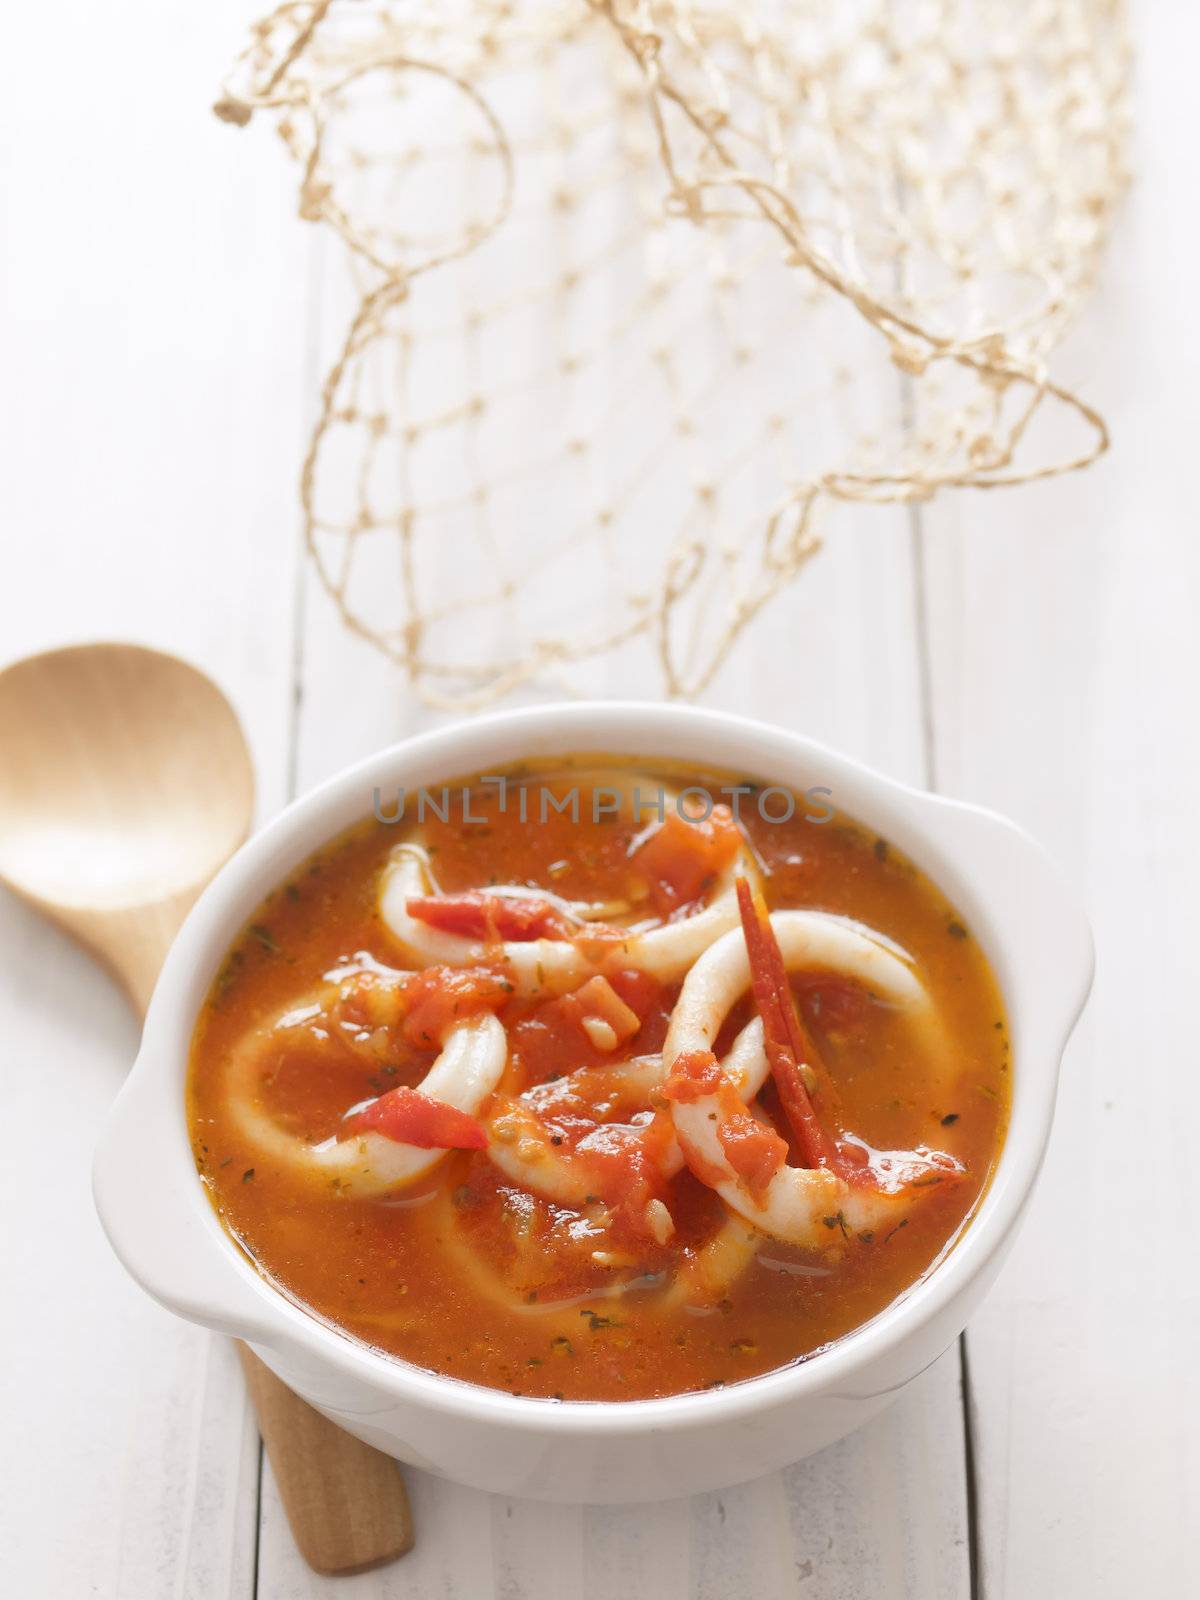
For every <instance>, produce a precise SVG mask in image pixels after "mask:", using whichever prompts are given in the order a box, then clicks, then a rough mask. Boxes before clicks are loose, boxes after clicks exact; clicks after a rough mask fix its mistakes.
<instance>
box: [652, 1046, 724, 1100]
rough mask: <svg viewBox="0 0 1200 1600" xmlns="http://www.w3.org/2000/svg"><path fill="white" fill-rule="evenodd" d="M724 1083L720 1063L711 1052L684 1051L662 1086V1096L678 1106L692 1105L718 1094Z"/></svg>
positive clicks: (676, 1059) (677, 1057)
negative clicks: (707, 1096) (675, 1101)
mask: <svg viewBox="0 0 1200 1600" xmlns="http://www.w3.org/2000/svg"><path fill="white" fill-rule="evenodd" d="M724 1081H725V1075H724V1073H723V1072H722V1071H721V1067H720V1063H719V1062H718V1061H717V1058H716V1056H715V1055H713V1053H712V1051H711V1050H685V1051H684V1052H683V1054H682V1055H679V1056H676V1058H675V1065H674V1066H673V1067H672V1068H671V1076H670V1077H669V1078H668V1079H667V1081H666V1083H665V1084H663V1094H664V1095H666V1097H667V1099H668V1100H677V1101H678V1102H679V1104H680V1105H685V1106H686V1105H694V1104H695V1102H696V1101H697V1100H703V1099H704V1097H705V1096H706V1095H710V1094H716V1093H718V1091H719V1090H720V1088H721V1085H722V1083H724Z"/></svg>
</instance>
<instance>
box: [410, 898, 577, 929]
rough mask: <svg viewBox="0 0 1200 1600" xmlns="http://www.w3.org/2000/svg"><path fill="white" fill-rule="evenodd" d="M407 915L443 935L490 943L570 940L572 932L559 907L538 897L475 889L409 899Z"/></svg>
mask: <svg viewBox="0 0 1200 1600" xmlns="http://www.w3.org/2000/svg"><path fill="white" fill-rule="evenodd" d="M408 914H409V916H410V917H416V919H417V920H418V922H425V923H428V925H429V926H430V927H431V928H440V929H441V931H442V932H443V933H457V934H460V935H462V937H463V938H466V939H488V940H491V941H493V942H497V941H499V940H502V939H512V940H514V941H525V940H529V939H569V938H570V936H571V934H572V933H573V932H574V931H575V930H574V928H573V927H572V926H571V924H570V922H569V921H568V920H567V918H566V917H565V916H564V915H563V913H562V912H561V911H560V910H559V908H558V907H557V906H556V905H554V904H553V903H552V902H551V901H549V900H545V899H543V898H542V897H541V896H540V895H516V894H485V893H483V892H482V891H480V890H477V889H470V890H468V891H467V892H466V893H465V894H438V895H427V896H423V897H421V898H418V899H415V900H410V901H409V902H408Z"/></svg>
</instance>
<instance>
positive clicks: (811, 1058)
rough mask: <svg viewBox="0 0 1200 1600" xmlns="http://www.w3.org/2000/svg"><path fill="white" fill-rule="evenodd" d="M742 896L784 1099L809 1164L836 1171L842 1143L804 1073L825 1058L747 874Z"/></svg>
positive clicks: (753, 976)
mask: <svg viewBox="0 0 1200 1600" xmlns="http://www.w3.org/2000/svg"><path fill="white" fill-rule="evenodd" d="M737 897H738V910H739V911H740V912H741V916H742V932H743V934H744V935H745V938H746V953H747V955H748V956H749V957H750V980H751V983H752V985H753V988H754V1000H755V1004H756V1005H757V1006H758V1011H759V1015H760V1016H761V1017H762V1025H763V1040H764V1043H765V1044H766V1047H767V1060H768V1061H769V1062H770V1063H771V1074H772V1076H773V1077H774V1079H775V1084H776V1087H777V1088H778V1090H779V1098H780V1100H781V1101H782V1103H783V1109H784V1111H785V1112H786V1113H787V1119H788V1121H789V1122H790V1123H791V1125H792V1132H793V1133H794V1134H795V1136H796V1143H797V1145H798V1146H799V1149H800V1154H801V1157H802V1158H803V1160H804V1162H805V1164H806V1165H807V1166H810V1167H828V1168H829V1169H830V1170H831V1171H834V1172H837V1171H839V1170H840V1168H841V1165H842V1163H841V1160H840V1154H839V1151H838V1147H837V1145H836V1143H835V1142H834V1140H833V1139H831V1138H830V1136H829V1134H827V1133H826V1132H825V1129H824V1128H823V1127H822V1126H821V1124H820V1121H819V1120H818V1118H817V1113H816V1112H815V1111H814V1109H813V1103H812V1099H811V1097H810V1096H809V1092H808V1090H807V1088H806V1087H805V1084H804V1078H803V1077H802V1076H801V1072H800V1068H801V1066H804V1065H807V1066H809V1067H810V1068H813V1067H815V1066H817V1065H818V1064H819V1063H820V1059H821V1058H820V1056H819V1055H818V1054H817V1050H816V1046H815V1045H814V1044H813V1042H812V1040H811V1039H810V1038H809V1037H808V1033H807V1030H806V1029H805V1027H804V1024H803V1022H802V1021H801V1020H800V1014H799V1012H798V1011H797V1010H796V1001H795V997H794V996H793V994H792V986H791V984H790V983H789V981H788V975H787V968H786V967H785V966H784V964H783V952H782V951H781V950H780V948H779V941H778V939H776V937H775V930H774V928H773V927H772V926H771V919H770V917H769V916H768V915H767V913H766V909H765V908H764V907H761V906H759V905H757V904H756V903H755V898H754V895H753V892H752V891H751V888H750V885H749V883H748V882H747V881H746V879H745V878H739V879H738V881H737Z"/></svg>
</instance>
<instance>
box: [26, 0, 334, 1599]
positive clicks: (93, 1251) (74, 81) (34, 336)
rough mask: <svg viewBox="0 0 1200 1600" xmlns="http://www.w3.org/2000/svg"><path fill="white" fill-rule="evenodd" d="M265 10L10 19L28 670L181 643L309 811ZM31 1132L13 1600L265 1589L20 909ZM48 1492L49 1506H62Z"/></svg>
mask: <svg viewBox="0 0 1200 1600" xmlns="http://www.w3.org/2000/svg"><path fill="white" fill-rule="evenodd" d="M245 19H246V12H245V7H244V5H243V4H241V3H235V0H223V3H221V4H219V5H212V6H206V7H200V8H192V9H190V10H187V11H183V12H172V13H168V12H166V11H164V10H163V9H162V8H161V7H159V6H156V5H154V4H150V3H138V4H134V5H130V6H126V7H124V8H123V9H122V10H121V11H120V13H115V12H109V11H105V10H97V9H96V8H94V7H90V6H87V5H85V4H83V3H77V0H68V3H66V4H64V5H60V6H55V7H53V8H46V7H36V6H35V7H29V8H26V9H25V10H24V11H23V12H22V14H21V16H20V17H19V18H17V17H14V18H13V19H11V23H10V26H9V29H8V37H7V47H6V49H5V50H4V51H3V52H0V94H2V96H3V100H4V104H5V108H6V112H5V117H4V119H3V126H2V127H0V170H2V171H3V173H4V181H3V183H2V184H0V235H2V236H3V237H4V241H5V247H4V251H3V252H2V253H0V307H2V310H0V320H2V324H3V336H2V343H3V347H4V367H5V372H4V384H3V386H0V436H2V437H3V439H4V448H3V450H2V451H0V506H2V507H3V518H4V553H5V566H4V582H3V584H2V585H0V641H2V642H0V657H2V659H3V660H4V661H7V660H8V659H11V658H12V657H15V656H17V655H20V654H23V653H25V652H28V651H34V650H39V649H43V648H47V647H49V646H51V645H54V644H58V643H61V642H64V641H68V640H72V639H79V638H89V637H96V636H104V635H107V636H116V637H129V638H134V639H138V640H141V641H144V642H146V643H150V644H155V645H158V646H160V647H163V648H167V649H173V650H178V651H180V652H182V653H184V654H186V655H188V656H189V657H190V658H192V659H193V660H195V661H196V662H197V663H198V664H199V665H201V666H202V667H204V668H205V669H207V670H208V671H210V672H212V673H213V674H214V675H215V676H216V677H217V678H218V679H219V680H220V681H221V682H222V683H223V685H224V686H225V687H226V689H227V690H229V691H230V692H232V694H233V696H234V698H235V701H236V703H237V705H238V708H239V711H240V712H241V713H242V716H243V718H244V721H245V724H246V728H247V732H248V735H249V738H250V741H251V744H252V747H253V750H254V754H255V760H256V765H257V768H258V772H259V775H260V783H261V794H260V800H261V808H262V810H263V811H264V812H269V811H271V810H274V809H275V808H276V807H277V806H278V804H279V801H280V799H281V797H282V794H283V789H284V765H285V763H284V757H285V753H286V735H287V709H288V696H289V692H290V682H289V679H288V670H287V669H288V657H289V653H290V637H291V626H292V617H291V610H292V588H293V584H292V572H293V570H294V569H293V565H292V563H293V560H294V548H295V526H296V524H295V514H294V508H293V503H292V498H291V494H290V485H291V481H292V479H293V476H294V473H295V469H296V463H297V460H298V454H299V444H300V440H301V423H302V414H301V409H300V408H301V404H302V392H303V385H302V382H301V374H302V368H303V356H304V352H303V345H302V342H301V339H300V338H299V334H300V332H301V329H302V324H301V319H300V305H301V288H302V286H301V285H300V284H299V283H298V282H297V281H296V279H297V273H296V268H295V262H296V259H297V257H296V251H297V248H298V247H299V228H298V224H296V223H295V222H294V220H293V217H292V210H293V207H292V205H291V202H290V199H289V197H288V196H287V195H286V194H282V193H280V191H279V189H278V187H277V186H276V185H274V184H272V183H271V182H270V181H269V180H268V179H267V178H266V177H265V176H264V170H265V168H267V167H269V166H270V155H269V153H268V152H267V151H265V150H262V149H261V148H259V149H257V150H256V149H254V148H252V147H251V145H250V144H249V143H248V142H246V141H244V140H243V141H239V140H237V139H236V138H235V137H234V136H233V135H231V133H230V131H229V130H228V129H225V128H222V127H221V126H220V125H218V124H217V123H216V122H215V120H214V119H212V118H211V116H210V115H209V112H208V106H209V104H210V102H211V99H212V98H213V93H214V89H215V85H216V83H217V81H218V78H219V75H220V72H221V70H222V69H223V67H224V64H225V62H226V59H227V57H228V55H229V52H230V50H231V48H232V47H233V46H234V45H235V44H236V42H237V39H238V36H239V30H240V28H241V27H242V26H243V25H244V22H245ZM0 942H2V943H3V947H4V950H5V962H4V964H3V967H2V968H0V1016H2V1017H3V1024H4V1027H3V1037H4V1083H5V1115H6V1120H7V1122H8V1126H9V1127H10V1128H25V1129H27V1130H29V1129H36V1128H39V1127H45V1126H47V1125H48V1124H47V1117H49V1118H50V1123H49V1126H51V1127H52V1129H53V1133H52V1142H50V1143H47V1141H46V1140H44V1139H39V1138H10V1139H8V1140H6V1142H5V1149H4V1153H3V1156H2V1157H0V1208H2V1209H3V1211H4V1214H5V1215H6V1217H8V1218H9V1220H10V1222H14V1221H15V1220H16V1219H19V1224H18V1225H14V1226H10V1227H7V1228H6V1229H5V1230H4V1243H3V1247H2V1261H0V1270H2V1271H3V1275H4V1279H5V1281H6V1282H7V1283H9V1284H14V1283H19V1284H20V1285H21V1291H20V1292H21V1299H20V1305H21V1308H22V1312H21V1315H20V1316H19V1317H18V1316H8V1317H6V1318H5V1319H4V1320H3V1327H2V1329H0V1391H2V1405H3V1414H4V1418H5V1437H6V1440H7V1441H8V1442H9V1444H10V1447H11V1448H10V1449H9V1450H8V1451H6V1452H5V1460H4V1465H3V1467H2V1468H0V1503H2V1504H3V1507H4V1527H5V1534H4V1546H5V1559H4V1568H5V1581H6V1584H7V1585H8V1586H9V1587H10V1588H11V1591H12V1592H13V1593H19V1594H27V1595H42V1594H56V1595H68V1594H70V1595H74V1594H84V1593H87V1594H92V1595H96V1596H99V1597H105V1596H109V1597H113V1596H117V1595H120V1596H150V1595H175V1596H180V1597H183V1596H195V1597H197V1600H199V1597H201V1596H204V1597H208V1596H212V1595H217V1594H220V1595H229V1596H239V1595H245V1596H248V1595H249V1594H250V1593H251V1592H252V1588H253V1576H254V1574H253V1555H254V1547H255V1539H256V1526H255V1518H256V1506H257V1498H258V1443H257V1437H256V1435H255V1433H254V1428H253V1423H252V1420H251V1419H250V1418H249V1416H248V1414H247V1410H246V1406H245V1403H244V1399H243V1393H242V1385H241V1379H240V1375H239V1374H238V1372H237V1369H236V1363H235V1362H234V1361H233V1358H232V1352H231V1351H230V1350H228V1349H226V1348H225V1347H224V1346H223V1345H221V1344H219V1343H217V1342H215V1341H213V1340H212V1339H211V1338H209V1337H208V1335H206V1334H205V1333H204V1332H202V1331H201V1330H199V1329H196V1328H193V1327H190V1326H188V1325H186V1324H184V1323H182V1322H178V1321H176V1320H175V1319H174V1318H172V1317H170V1316H168V1315H167V1314H166V1313H165V1312H163V1311H161V1310H159V1309H158V1308H157V1307H156V1306H155V1305H153V1304H152V1303H151V1302H150V1301H149V1300H147V1299H146V1298H145V1297H144V1296H143V1295H142V1294H141V1292H140V1291H139V1290H138V1289H136V1288H135V1287H134V1286H133V1284H132V1283H131V1282H130V1281H129V1280H128V1279H127V1278H126V1277H125V1274H124V1273H123V1272H122V1270H121V1269H120V1267H119V1266H118V1265H117V1263H116V1261H115V1259H114V1258H113V1256H112V1254H111V1252H110V1251H109V1249H108V1246H107V1243H106V1241H105V1240H104V1238H103V1236H102V1235H101V1232H100V1229H99V1225H98V1224H97V1222H96V1219H95V1216H94V1212H93V1209H92V1204H91V1197H90V1192H89V1172H90V1166H91V1152H92V1146H93V1142H94V1139H95V1135H96V1131H97V1129H98V1127H99V1125H100V1122H101V1120H102V1118H103V1116H104V1113H105V1111H106V1109H107V1107H108V1104H109V1102H110V1100H111V1098H112V1096H113V1094H114V1093H115V1092H116V1089H117V1087H118V1085H119V1083H120V1080H121V1076H122V1074H123V1072H124V1070H125V1067H126V1065H127V1063H128V1062H129V1061H130V1060H131V1059H132V1057H133V1054H134V1051H135V1049H136V1041H137V1036H136V1029H135V1025H134V1023H133V1020H132V1019H131V1017H129V1016H128V1015H127V1013H126V1010H125V1002H124V1000H123V999H122V998H121V997H120V996H119V995H118V994H117V993H116V991H115V990H114V989H113V987H112V986H111V984H110V982H109V980H108V979H107V978H106V977H104V976H103V975H102V974H101V973H100V972H98V971H97V970H95V969H94V968H93V967H92V966H91V964H90V963H89V961H88V960H87V958H86V957H84V956H83V955H82V954H80V953H78V952H76V951H75V950H73V949H71V948H69V947H68V946H67V945H66V944H65V942H64V940H63V939H62V938H61V937H60V936H59V935H58V934H56V933H54V932H53V931H51V930H50V929H48V928H44V927H42V926H41V925H40V924H39V923H38V922H37V921H36V920H35V919H34V917H33V916H32V914H31V913H29V912H28V911H26V910H25V909H24V908H23V907H22V906H20V905H18V904H16V903H15V902H13V901H12V900H11V899H9V898H8V897H4V898H3V899H2V900H0ZM51 1483H52V1484H53V1492H50V1485H51Z"/></svg>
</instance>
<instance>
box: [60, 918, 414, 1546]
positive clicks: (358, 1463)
mask: <svg viewBox="0 0 1200 1600" xmlns="http://www.w3.org/2000/svg"><path fill="white" fill-rule="evenodd" d="M195 898H196V891H192V892H190V893H185V894H183V895H180V896H174V897H172V898H171V899H170V900H168V901H165V902H160V903H159V904H157V905H150V906H138V907H134V908H130V909H129V910H128V911H124V912H122V913H119V915H120V917H121V920H122V928H121V930H120V931H121V933H122V934H123V936H124V937H123V938H122V939H120V940H118V941H116V949H117V951H118V952H119V954H118V955H116V957H115V958H114V956H113V955H112V954H111V952H112V951H113V942H112V941H111V940H110V941H107V952H108V953H110V954H109V960H110V964H111V965H112V966H113V967H114V968H115V969H116V971H117V975H118V976H119V977H120V978H121V979H122V981H123V983H124V985H125V989H126V992H127V993H128V994H129V996H130V998H131V999H132V1000H133V1003H134V1005H135V1006H136V1007H137V1010H138V1012H139V1014H144V1012H145V1010H146V1008H147V1006H148V1005H149V1003H150V996H151V993H152V992H153V989H154V982H155V979H156V978H157V976H158V971H159V968H160V967H161V966H162V963H163V961H164V960H165V958H166V954H167V951H168V949H169V948H170V946H171V943H172V941H173V939H174V937H175V934H176V932H177V931H178V928H179V924H180V923H181V922H182V920H183V918H184V916H185V915H186V913H187V911H188V910H189V908H190V906H191V903H192V901H193V900H194V899H195ZM75 931H76V932H77V933H81V932H82V930H78V929H77V930H75ZM83 936H84V937H85V939H86V942H87V943H89V944H92V945H93V948H97V949H99V950H100V951H101V952H102V953H105V946H106V941H103V940H100V939H93V938H87V937H86V934H84V935H83ZM237 1352H238V1356H239V1358H240V1360H241V1363H242V1371H243V1372H244V1373H245V1375H246V1386H247V1388H248V1389H249V1391H250V1399H251V1402H252V1403H253V1405H254V1410H255V1413H256V1415H257V1418H258V1431H259V1433H260V1434H261V1435H262V1440H263V1444H264V1445H265V1446H266V1450H267V1456H268V1458H269V1460H270V1462H271V1471H272V1472H273V1474H274V1477H275V1483H276V1486H277V1487H278V1490H279V1498H280V1499H281V1500H282V1502H283V1508H284V1510H285V1511H286V1512H287V1519H288V1524H289V1526H290V1527H291V1530H292V1537H293V1538H294V1539H295V1541H296V1545H297V1547H298V1549H299V1551H300V1553H301V1555H302V1556H303V1557H304V1559H305V1560H306V1561H307V1562H308V1564H309V1566H310V1567H312V1568H313V1569H314V1570H315V1571H317V1572H319V1573H322V1574H323V1575H324V1576H327V1577H329V1576H334V1575H336V1574H338V1573H352V1572H366V1571H367V1570H368V1569H370V1568H371V1567H381V1566H383V1565H384V1564H385V1563H386V1562H389V1561H394V1560H395V1559H396V1557H397V1556H402V1555H404V1554H405V1552H406V1551H408V1550H411V1549H412V1545H413V1524H412V1513H411V1511H410V1509H409V1504H408V1494H407V1491H406V1490H405V1487H404V1479H403V1478H402V1477H401V1475H400V1468H399V1466H398V1465H397V1464H396V1462H395V1461H393V1460H392V1458H391V1456H387V1455H384V1454H383V1452H382V1451H380V1450H374V1449H372V1447H371V1446H370V1445H369V1444H364V1443H363V1442H362V1440H361V1439H356V1438H355V1437H354V1436H353V1434H349V1433H347V1432H346V1431H345V1430H344V1429H343V1428H339V1427H337V1426H336V1425H335V1424H334V1423H332V1422H330V1421H329V1419H328V1418H327V1417H323V1416H322V1415H321V1413H320V1412H319V1411H314V1409H313V1408H312V1406H310V1405H309V1404H308V1403H307V1402H306V1401H304V1400H301V1399H300V1397H299V1395H296V1394H293V1393H292V1391H291V1390H290V1389H289V1388H288V1387H287V1385H286V1384H285V1383H284V1382H283V1381H282V1380H281V1379H279V1378H277V1377H276V1376H275V1374H274V1373H273V1372H272V1371H271V1369H270V1368H269V1367H268V1366H267V1365H266V1364H265V1363H264V1362H262V1361H260V1360H259V1358H258V1357H257V1356H256V1355H255V1354H254V1352H253V1350H251V1349H250V1347H249V1345H246V1344H243V1343H241V1341H240V1340H239V1341H237Z"/></svg>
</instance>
